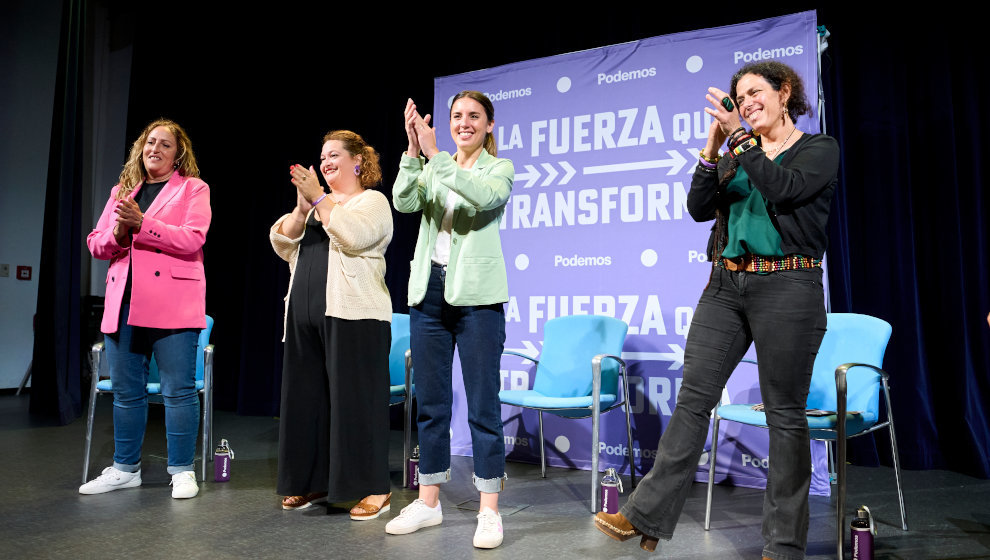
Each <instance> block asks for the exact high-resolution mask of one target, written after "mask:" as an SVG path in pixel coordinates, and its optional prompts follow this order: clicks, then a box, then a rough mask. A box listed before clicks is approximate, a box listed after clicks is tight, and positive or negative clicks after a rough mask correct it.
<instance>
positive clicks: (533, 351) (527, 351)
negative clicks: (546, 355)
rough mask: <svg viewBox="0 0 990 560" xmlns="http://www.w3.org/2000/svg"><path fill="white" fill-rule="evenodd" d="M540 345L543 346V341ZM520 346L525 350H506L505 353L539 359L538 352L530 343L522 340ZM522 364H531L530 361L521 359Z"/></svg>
mask: <svg viewBox="0 0 990 560" xmlns="http://www.w3.org/2000/svg"><path fill="white" fill-rule="evenodd" d="M540 344H541V345H542V344H543V341H540ZM522 345H523V346H524V347H525V348H506V349H505V351H506V352H519V353H520V354H524V355H526V356H532V357H534V358H539V357H540V350H539V349H538V348H537V347H536V345H535V344H533V343H532V342H530V341H528V340H523V341H522ZM522 362H523V363H524V364H525V363H526V362H529V363H533V362H532V360H527V359H523V361H522Z"/></svg>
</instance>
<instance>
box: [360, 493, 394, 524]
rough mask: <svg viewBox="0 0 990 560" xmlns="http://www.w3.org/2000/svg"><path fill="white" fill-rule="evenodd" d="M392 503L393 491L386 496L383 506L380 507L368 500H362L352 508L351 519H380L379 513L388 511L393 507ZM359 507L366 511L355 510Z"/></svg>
mask: <svg viewBox="0 0 990 560" xmlns="http://www.w3.org/2000/svg"><path fill="white" fill-rule="evenodd" d="M365 500H367V498H365ZM391 503H392V493H391V492H389V493H388V495H387V496H385V501H384V502H383V503H382V506H381V507H378V506H376V505H374V504H369V503H368V502H365V501H364V500H362V501H360V502H358V503H357V504H355V505H354V507H352V508H351V519H353V520H354V521H370V520H372V519H378V516H379V515H381V514H383V513H385V512H386V511H388V510H389V509H391V508H392V506H391ZM359 508H360V509H361V510H364V511H361V512H355V511H354V510H356V509H359Z"/></svg>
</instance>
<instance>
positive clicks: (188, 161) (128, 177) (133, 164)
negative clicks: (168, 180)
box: [117, 119, 199, 200]
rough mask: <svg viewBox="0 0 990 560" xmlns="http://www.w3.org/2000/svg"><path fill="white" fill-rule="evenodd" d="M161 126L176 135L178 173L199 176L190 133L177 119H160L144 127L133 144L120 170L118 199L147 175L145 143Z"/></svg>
mask: <svg viewBox="0 0 990 560" xmlns="http://www.w3.org/2000/svg"><path fill="white" fill-rule="evenodd" d="M160 126H163V127H165V128H166V129H168V131H169V132H171V133H172V136H175V142H176V144H177V146H176V147H177V148H178V149H177V150H176V156H175V164H174V167H175V171H176V173H178V174H179V175H182V176H183V177H199V166H197V165H196V155H195V154H194V153H193V149H192V141H191V140H189V135H188V134H186V131H185V130H183V128H182V127H181V126H179V125H178V124H177V123H176V122H175V121H171V120H169V119H158V120H156V121H153V122H151V123H150V124H149V125H148V126H146V127H144V131H143V132H141V136H139V137H138V139H137V140H135V141H134V144H132V145H131V154H130V155H129V156H127V163H125V164H124V169H123V170H122V171H121V172H120V179H119V181H118V182H119V183H120V190H118V191H117V200H123V199H124V198H126V197H127V196H128V195H130V194H131V193H132V192H134V187H136V186H138V184H139V183H140V182H141V181H144V179H145V177H147V175H148V170H147V169H145V168H144V158H143V157H142V156H143V155H144V144H145V142H147V141H148V135H149V134H151V131H152V130H154V129H156V128H158V127H160Z"/></svg>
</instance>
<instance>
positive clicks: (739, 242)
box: [722, 152, 786, 259]
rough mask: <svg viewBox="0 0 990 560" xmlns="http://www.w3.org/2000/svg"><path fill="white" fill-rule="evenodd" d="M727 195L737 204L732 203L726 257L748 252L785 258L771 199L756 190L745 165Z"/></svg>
mask: <svg viewBox="0 0 990 560" xmlns="http://www.w3.org/2000/svg"><path fill="white" fill-rule="evenodd" d="M784 153H786V152H781V154H780V155H778V156H777V157H776V158H775V159H774V163H776V164H779V163H780V160H781V159H783V156H784ZM726 192H727V193H728V194H729V196H731V197H732V198H734V199H735V201H734V202H732V203H730V204H729V224H728V225H729V242H728V243H727V244H726V246H725V249H724V250H723V251H722V256H723V257H726V258H730V259H731V258H735V257H741V256H743V255H745V254H746V253H752V254H754V255H759V256H761V257H782V256H784V253H783V251H781V250H780V233H779V232H778V231H777V228H775V227H774V225H773V222H772V221H771V220H770V214H769V213H768V212H767V200H766V199H765V198H764V197H763V195H762V194H760V191H758V190H756V189H755V188H753V185H752V183H750V181H749V175H747V174H746V170H745V169H743V168H742V167H741V166H740V167H739V168H738V169H737V170H736V175H735V177H733V178H732V180H731V181H729V184H728V186H727V187H726Z"/></svg>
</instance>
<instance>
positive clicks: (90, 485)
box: [79, 467, 141, 494]
mask: <svg viewBox="0 0 990 560" xmlns="http://www.w3.org/2000/svg"><path fill="white" fill-rule="evenodd" d="M136 486H141V471H137V472H132V473H130V472H124V471H122V470H118V469H116V468H114V467H107V468H105V469H103V472H102V473H101V474H100V476H98V477H96V478H94V479H93V480H90V481H89V482H87V483H86V484H83V485H82V486H80V487H79V493H80V494H103V493H104V492H110V491H111V490H119V489H121V488H134V487H136Z"/></svg>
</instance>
